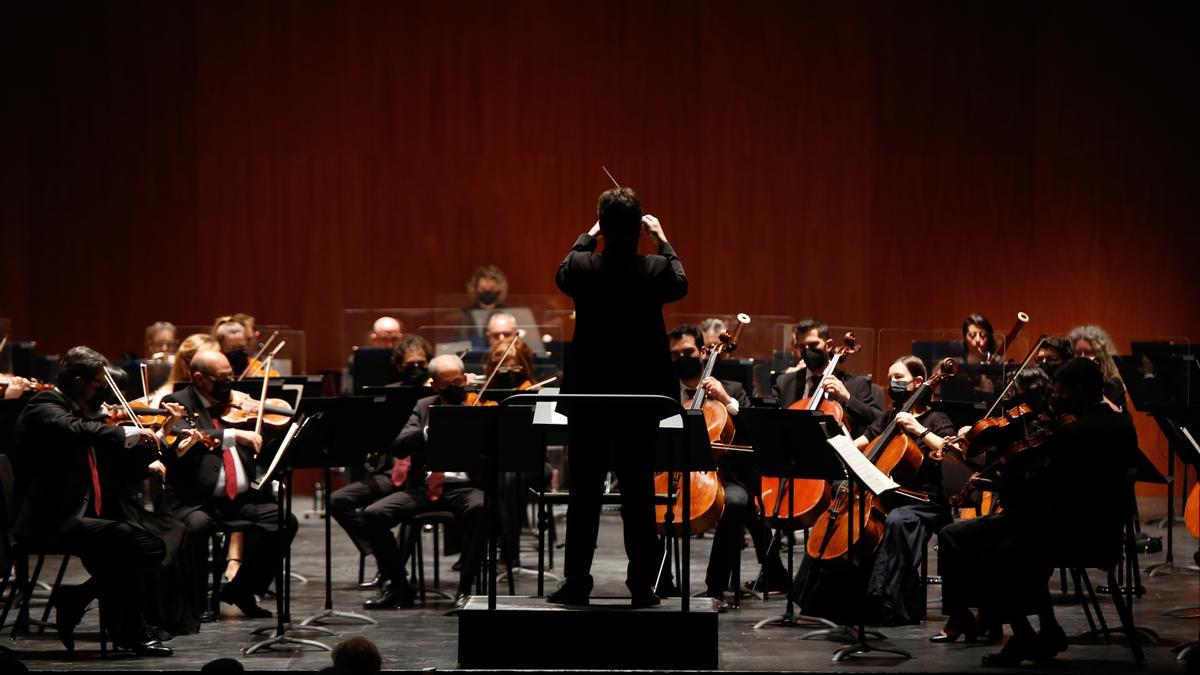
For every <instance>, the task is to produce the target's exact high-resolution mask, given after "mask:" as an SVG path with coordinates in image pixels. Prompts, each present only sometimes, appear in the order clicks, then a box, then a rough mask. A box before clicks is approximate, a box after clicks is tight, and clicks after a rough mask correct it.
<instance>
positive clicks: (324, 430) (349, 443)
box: [290, 397, 383, 627]
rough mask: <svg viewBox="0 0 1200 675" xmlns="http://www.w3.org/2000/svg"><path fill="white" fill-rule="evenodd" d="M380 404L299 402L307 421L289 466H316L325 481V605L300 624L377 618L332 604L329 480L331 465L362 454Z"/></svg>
mask: <svg viewBox="0 0 1200 675" xmlns="http://www.w3.org/2000/svg"><path fill="white" fill-rule="evenodd" d="M382 406H383V401H382V400H377V399H373V398H366V397H348V398H310V399H306V400H305V401H304V402H303V403H301V411H302V412H303V414H304V415H305V416H306V420H308V421H310V424H309V426H310V427H311V429H310V430H309V433H308V435H307V436H306V438H305V442H303V443H300V444H299V445H297V446H296V448H295V449H294V450H293V452H292V457H291V462H290V466H291V468H293V469H320V470H321V472H322V480H324V481H325V489H324V490H322V493H323V500H322V501H323V503H322V509H323V510H324V516H325V607H324V609H322V610H321V611H319V612H317V613H316V614H312V615H310V616H309V617H307V618H305V619H304V620H302V621H301V622H300V625H301V626H304V627H312V626H314V624H316V623H317V622H318V621H322V620H325V619H348V620H351V621H361V622H363V623H368V624H372V625H374V624H377V623H378V621H376V620H375V619H372V618H371V617H369V616H364V615H362V614H358V613H355V612H346V611H339V610H335V609H334V608H333V526H332V525H331V523H330V521H331V520H333V518H331V517H330V516H329V482H330V478H331V473H332V468H333V467H335V466H353V465H354V464H356V463H361V462H362V461H363V459H364V458H365V457H366V454H367V448H368V447H372V446H369V445H366V444H365V443H364V442H363V438H362V430H363V429H366V428H369V427H370V424H371V422H372V421H373V420H375V419H377V418H378V415H377V414H376V411H377V410H379V409H380V408H381V407H382Z"/></svg>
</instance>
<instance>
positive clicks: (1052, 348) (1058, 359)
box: [1033, 335, 1075, 377]
mask: <svg viewBox="0 0 1200 675" xmlns="http://www.w3.org/2000/svg"><path fill="white" fill-rule="evenodd" d="M1074 356H1075V352H1074V349H1072V347H1071V341H1070V340H1068V339H1067V338H1065V337H1062V336H1059V335H1050V336H1048V337H1046V338H1044V339H1043V340H1042V344H1041V345H1040V346H1039V347H1038V349H1037V353H1036V354H1035V355H1034V357H1033V358H1034V362H1035V363H1036V364H1037V367H1038V368H1041V369H1042V372H1044V373H1046V375H1047V376H1049V377H1054V371H1055V370H1057V369H1058V367H1059V366H1061V365H1062V364H1064V363H1066V362H1067V361H1070V360H1071V359H1072V358H1073V357H1074Z"/></svg>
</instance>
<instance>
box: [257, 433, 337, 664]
mask: <svg viewBox="0 0 1200 675" xmlns="http://www.w3.org/2000/svg"><path fill="white" fill-rule="evenodd" d="M309 426H310V425H309V419H308V418H305V417H304V416H303V414H301V413H297V415H296V417H295V418H294V419H293V421H292V425H291V426H290V427H289V428H288V432H287V434H285V435H284V438H283V441H282V442H281V443H280V445H279V447H278V449H277V450H276V451H275V456H274V457H273V459H272V461H271V465H270V466H269V467H268V468H267V470H266V473H265V474H264V475H263V477H262V478H261V479H259V480H255V481H254V483H253V484H252V486H251V487H252V488H253V489H255V490H262V489H264V488H266V489H270V485H271V481H272V480H274V479H276V478H278V479H279V480H280V482H281V483H282V489H280V490H279V496H278V499H277V502H276V503H277V506H278V508H279V523H280V527H284V526H285V524H286V523H287V521H288V520H289V518H288V516H290V515H291V513H292V467H291V461H292V454H293V452H294V451H295V448H297V447H299V446H298V445H297V442H298V441H299V442H300V445H301V446H302V445H303V444H304V443H305V442H306V440H305V439H306V438H307V436H309V432H308V427H309ZM291 567H292V551H291V547H290V546H289V547H288V550H287V551H286V552H285V553H284V556H283V559H282V560H281V561H280V565H279V569H278V570H276V576H275V626H274V627H272V628H260V629H258V630H256V631H254V632H253V633H254V634H255V635H261V634H263V633H264V632H267V631H272V632H273V635H271V637H269V638H267V639H265V640H261V641H259V642H256V643H254V644H252V645H250V646H249V647H247V648H245V649H243V650H242V653H244V654H246V655H247V656H249V655H250V654H254V653H256V652H260V651H264V650H270V648H271V647H273V646H275V645H281V644H290V645H300V646H306V645H307V646H309V647H316V648H318V649H324V650H325V651H333V649H332V648H331V647H330V646H329V645H327V644H325V643H323V642H318V641H316V640H309V639H307V638H302V637H297V636H295V635H293V633H295V632H297V631H305V630H308V631H314V632H317V633H321V634H324V635H336V633H334V632H333V631H331V630H328V629H326V628H322V627H320V626H298V625H292V623H291V592H292V579H291Z"/></svg>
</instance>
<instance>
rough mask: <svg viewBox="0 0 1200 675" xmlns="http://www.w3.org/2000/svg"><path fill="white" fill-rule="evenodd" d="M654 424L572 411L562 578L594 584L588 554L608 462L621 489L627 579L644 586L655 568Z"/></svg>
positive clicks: (597, 521)
mask: <svg viewBox="0 0 1200 675" xmlns="http://www.w3.org/2000/svg"><path fill="white" fill-rule="evenodd" d="M657 433H658V427H657V424H654V425H645V426H640V427H630V426H629V425H628V424H625V425H621V426H619V427H618V426H614V425H613V423H612V421H611V420H608V419H606V418H602V417H591V416H587V415H584V414H581V413H575V414H572V415H571V418H570V426H569V427H568V432H567V435H568V440H569V443H570V446H569V449H568V455H567V466H568V467H569V469H570V471H571V493H570V497H569V500H568V502H567V537H566V539H567V541H566V544H567V550H566V563H565V568H564V572H565V574H566V581H567V582H568V583H572V584H576V583H578V584H582V585H583V586H585V587H587V588H591V586H592V576H591V570H592V558H593V557H594V555H595V552H596V536H597V534H598V533H599V531H600V507H601V503H600V498H601V495H602V494H603V493H604V477H605V474H607V473H608V468H609V466H610V462H611V464H612V465H613V466H614V468H615V469H616V473H617V480H618V481H619V482H620V489H621V521H622V524H623V526H624V535H625V553H626V555H627V556H628V557H629V566H628V568H627V570H626V577H625V585H626V586H628V587H629V589H630V590H631V591H633V592H635V593H645V592H648V591H649V590H650V588H651V586H652V585H653V583H654V575H655V573H656V572H657V571H658V569H657V562H658V561H657V552H658V549H659V546H658V535H657V530H656V528H655V525H654V448H655V438H656V436H657Z"/></svg>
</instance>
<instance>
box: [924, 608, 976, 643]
mask: <svg viewBox="0 0 1200 675" xmlns="http://www.w3.org/2000/svg"><path fill="white" fill-rule="evenodd" d="M960 635H961V636H963V641H964V642H975V640H976V639H978V635H979V626H978V624H976V623H975V617H974V616H973V615H970V614H968V615H966V616H965V617H962V618H959V617H951V618H950V619H949V620H947V621H946V625H945V626H943V627H942V631H941V632H940V633H936V634H934V635H930V636H929V641H930V642H937V643H943V644H950V643H951V642H957V641H958V636H960Z"/></svg>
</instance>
